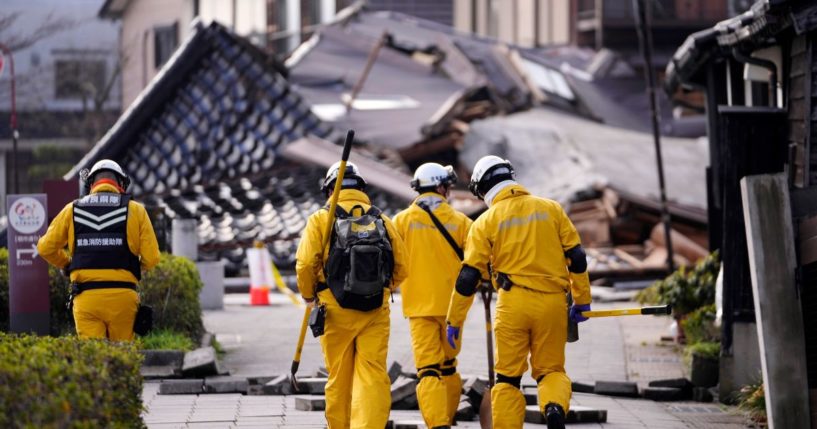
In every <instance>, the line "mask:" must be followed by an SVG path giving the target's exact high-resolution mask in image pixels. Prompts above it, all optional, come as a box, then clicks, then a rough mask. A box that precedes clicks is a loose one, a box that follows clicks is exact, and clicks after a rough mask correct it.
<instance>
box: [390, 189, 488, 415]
mask: <svg viewBox="0 0 817 429" xmlns="http://www.w3.org/2000/svg"><path fill="white" fill-rule="evenodd" d="M417 203H422V204H425V205H427V206H428V207H431V209H432V212H433V213H434V215H435V216H437V219H439V221H440V222H441V223H442V224H443V225H444V226H445V228H446V230H447V231H448V233H449V234H451V237H452V238H453V239H454V241H455V242H456V243H457V245H458V246H459V247H460V249H462V248H463V247H465V238H466V236H467V233H468V229H469V228H470V227H471V223H472V221H471V219H469V218H468V217H467V216H465V215H464V214H462V213H460V212H458V211H456V210H454V209H453V208H452V207H451V206H450V205H448V203H447V202H445V198H444V197H443V196H442V195H439V194H437V193H433V192H428V193H424V194H421V195H420V196H418V197H417V199H416V200H415V201H414V204H412V205H410V206H409V207H408V208H406V209H405V210H403V211H402V212H400V213H398V214H397V215H395V216H394V225H395V226H396V227H397V230H398V231H399V232H400V235H401V236H402V237H403V240H404V241H405V243H406V249H407V250H408V255H409V256H408V257H409V265H410V266H411V273H410V274H409V276H408V278H406V279H405V280H404V281H403V282H402V283H401V284H400V293H401V294H402V296H403V315H404V316H406V317H408V318H409V329H410V332H411V345H412V349H413V352H414V364H415V366H416V367H417V375H418V376H420V381H419V383H418V384H417V400H418V402H419V405H420V411H421V412H422V415H423V419H424V420H425V422H426V426H428V427H429V428H434V427H437V426H448V425H450V424H451V423H452V422H453V419H454V414H456V412H457V406H458V405H459V402H460V394H461V392H462V379H461V377H460V375H459V373H457V369H456V368H457V367H456V363H457V362H456V356H457V353H459V350H458V349H456V350H455V349H453V348H451V346H450V345H449V344H448V341H446V335H445V328H446V325H445V314H446V311H447V310H448V301H449V300H450V298H451V291H452V290H453V289H454V282H455V281H456V279H457V273H459V270H460V266H461V261H460V259H459V257H458V256H457V254H456V253H455V252H454V250H453V248H452V247H451V245H450V244H449V243H448V242H447V241H446V239H445V237H443V235H442V234H441V233H440V231H439V229H437V227H436V226H435V225H434V222H433V221H432V220H431V217H429V215H428V213H426V212H425V210H423V209H421V208H420V207H418V206H417ZM460 341H462V338H461V337H460Z"/></svg>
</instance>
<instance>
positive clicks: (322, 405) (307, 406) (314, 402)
mask: <svg viewBox="0 0 817 429" xmlns="http://www.w3.org/2000/svg"><path fill="white" fill-rule="evenodd" d="M295 409H296V410H300V411H324V410H326V399H325V398H324V397H323V396H316V395H300V396H296V397H295Z"/></svg>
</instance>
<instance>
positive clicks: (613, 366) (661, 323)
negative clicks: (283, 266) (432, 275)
mask: <svg viewBox="0 0 817 429" xmlns="http://www.w3.org/2000/svg"><path fill="white" fill-rule="evenodd" d="M271 298H272V299H271V305H270V306H266V307H251V306H248V305H246V304H245V303H246V301H247V298H246V296H244V295H227V297H226V298H225V308H224V310H219V311H207V312H205V314H204V322H205V326H206V328H207V330H208V331H210V332H213V333H215V334H216V338H217V340H218V341H219V342H220V343H221V345H222V347H223V348H224V349H225V350H226V351H227V353H226V355H225V356H223V358H222V360H221V364H222V366H223V367H224V368H226V369H228V370H229V371H230V373H231V375H233V376H241V377H249V376H273V375H278V374H287V373H289V369H290V364H291V362H292V356H293V352H294V349H295V341H296V339H297V338H296V336H297V333H298V329H299V325H300V321H301V318H302V315H303V313H302V310H301V309H300V308H297V307H295V306H293V305H292V304H291V303H290V302H289V301H288V299H287V298H285V297H283V296H282V295H277V294H272V295H271ZM395 301H396V302H395V303H394V304H392V330H391V338H390V341H389V354H388V359H389V362H392V361H397V362H398V363H400V364H401V365H402V366H403V368H404V371H411V370H413V368H414V363H413V357H412V353H411V347H410V339H409V333H408V322H407V321H406V320H405V319H404V318H403V316H402V311H401V307H400V297H399V296H398V297H396V300H395ZM631 305H634V304H631V303H616V304H604V303H601V304H594V309H604V308H613V307H626V306H631ZM483 311H484V310H483V307H482V303H481V302H479V300H477V301H476V302H475V304H474V307H473V308H472V309H471V311H470V313H469V314H468V319H467V321H466V323H465V329H464V332H463V339H464V342H463V347H464V348H463V352H462V353H461V355H460V363H459V369H460V372H461V373H462V374H464V375H471V374H473V375H487V363H486V356H485V353H486V352H485V331H484V325H483V320H484V314H483ZM670 322H671V320H670V319H669V318H668V317H654V316H645V317H617V318H602V319H593V320H591V321H588V322H586V323H583V324H581V325H580V338H581V340H580V341H579V342H577V343H573V344H568V346H567V351H566V354H567V363H566V367H567V372H568V375H569V376H570V377H571V378H572V379H573V380H575V381H579V382H584V383H590V384H592V383H594V382H595V381H597V380H609V381H633V382H637V383H638V384H639V386H641V387H643V386H645V385H646V384H647V382H649V381H650V380H655V379H660V378H676V377H685V376H687V374H686V369H685V368H684V365H683V363H682V360H681V358H680V353H679V350H678V348H677V347H676V346H674V345H672V344H671V343H670V344H665V343H662V342H661V341H660V337H661V336H662V335H666V334H667V332H668V326H669V324H670ZM320 366H323V358H322V356H321V353H320V346H319V344H318V342H317V340H316V339H314V338H312V337H311V335H310V334H307V341H306V344H305V345H304V351H303V354H302V360H301V365H300V370H299V372H298V376H299V377H307V376H310V375H312V374H313V373H315V372H316V370H317V369H318V368H319V367H320ZM522 384H523V385H525V384H528V385H531V384H534V381H533V379H532V378H531V377H530V375H529V374H528V375H526V376H525V377H523V379H522ZM143 400H144V404H145V408H146V411H145V413H144V420H145V423H146V424H147V426H148V428H150V429H154V428H228V427H236V428H242V427H264V428H319V427H320V428H322V427H325V420H324V416H323V412H319V411H313V412H308V411H299V410H296V409H295V399H294V397H293V396H247V395H240V394H202V395H158V383H156V382H146V383H145V388H144V391H143ZM572 403H573V404H574V405H582V406H588V407H594V408H602V409H606V410H607V422H606V423H590V424H588V423H582V424H581V425H578V424H577V425H575V426H576V427H579V426H580V427H582V428H606V429H612V428H617V429H618V428H620V429H623V428H661V429H663V428H666V429H669V428H719V429H736V428H744V427H747V420H745V418H744V417H743V416H741V415H739V414H738V413H737V412H736V411H735V410H734V408H729V407H725V406H722V405H720V404H716V403H710V404H704V403H695V402H667V403H661V402H653V401H650V400H645V399H630V398H626V399H625V398H616V397H607V396H601V395H594V394H585V393H575V394H574V397H573V400H572ZM390 419H391V420H394V421H396V422H398V421H418V422H420V421H422V418H421V417H420V413H419V411H396V410H395V411H392V413H391V415H390ZM457 427H459V428H479V423H478V422H460V423H459V425H458V426H457ZM525 427H531V428H536V427H545V426H544V425H537V424H526V425H525Z"/></svg>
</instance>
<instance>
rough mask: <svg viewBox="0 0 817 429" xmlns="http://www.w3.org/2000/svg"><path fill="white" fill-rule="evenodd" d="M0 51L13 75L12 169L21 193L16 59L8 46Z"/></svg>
mask: <svg viewBox="0 0 817 429" xmlns="http://www.w3.org/2000/svg"><path fill="white" fill-rule="evenodd" d="M0 50H2V51H3V53H4V54H5V55H6V56H7V57H8V59H9V72H10V73H11V115H10V117H9V125H10V127H11V169H12V170H13V171H14V193H15V194H19V193H20V174H19V171H18V170H19V168H18V165H17V139H19V138H20V132H19V131H17V92H16V90H15V84H14V57H12V56H11V49H9V48H8V46H6V45H4V44H2V43H0Z"/></svg>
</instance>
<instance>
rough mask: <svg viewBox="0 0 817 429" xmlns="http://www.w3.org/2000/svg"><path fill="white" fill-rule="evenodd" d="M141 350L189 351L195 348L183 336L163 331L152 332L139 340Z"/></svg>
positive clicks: (191, 342) (190, 341)
mask: <svg viewBox="0 0 817 429" xmlns="http://www.w3.org/2000/svg"><path fill="white" fill-rule="evenodd" d="M140 342H141V345H142V348H143V349H149V350H182V351H190V350H193V349H194V348H195V344H194V343H193V340H191V339H190V338H188V337H187V336H186V335H184V334H180V333H178V332H173V331H168V330H165V329H160V330H154V331H152V332H151V333H150V334H148V335H147V336H146V337H143V338H141V339H140Z"/></svg>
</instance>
